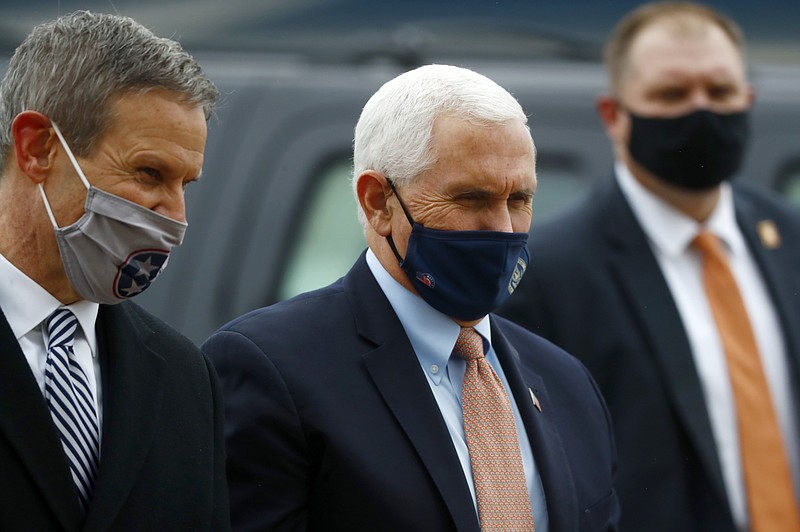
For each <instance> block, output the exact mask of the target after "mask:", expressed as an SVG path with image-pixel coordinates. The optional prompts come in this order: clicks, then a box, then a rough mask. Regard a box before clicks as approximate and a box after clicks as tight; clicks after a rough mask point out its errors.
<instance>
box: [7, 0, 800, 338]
mask: <svg viewBox="0 0 800 532" xmlns="http://www.w3.org/2000/svg"><path fill="white" fill-rule="evenodd" d="M635 3H637V2H627V3H626V2H617V3H605V2H603V3H599V2H596V1H594V0H573V1H571V2H563V3H562V2H551V3H541V2H531V1H530V0H505V1H499V2H487V1H485V0H481V1H477V0H462V1H459V2H452V1H445V0H424V1H423V0H405V1H403V2H388V1H384V0H377V1H373V0H319V1H310V0H309V1H300V0H296V1H286V2H279V1H277V2H263V1H262V0H235V1H232V2H230V3H229V2H216V3H214V2H210V3H209V2H206V3H203V4H202V5H199V7H197V9H196V10H195V11H193V12H192V13H191V16H187V13H185V10H183V9H181V8H180V6H177V5H175V6H173V5H171V4H169V2H163V1H162V0H139V1H137V2H135V3H134V2H128V6H127V9H125V7H126V6H125V5H124V4H126V0H115V2H114V6H115V8H116V9H119V10H120V11H121V12H123V13H125V14H130V15H132V16H133V17H134V18H137V19H138V20H141V21H142V22H144V23H145V24H147V25H148V26H150V27H153V29H154V30H155V31H156V32H157V33H159V34H161V35H171V34H175V35H176V36H177V37H179V38H180V39H181V41H182V42H184V44H185V46H186V47H187V48H189V49H190V51H192V52H193V53H194V54H195V55H196V57H197V58H198V59H199V61H200V63H201V64H202V65H203V67H204V69H205V70H206V71H207V73H208V74H209V76H210V77H211V78H212V79H213V80H215V82H216V83H217V84H218V86H219V87H220V89H221V90H222V91H223V93H224V98H223V100H222V102H221V105H220V107H219V109H218V111H217V115H216V117H214V118H213V119H212V121H211V123H210V127H209V137H208V144H207V147H206V157H205V165H204V169H203V175H204V177H203V179H202V180H201V182H200V183H199V184H196V185H192V186H191V187H189V189H188V191H187V210H188V212H187V215H188V218H189V225H190V228H189V230H188V232H187V236H186V240H185V243H184V244H183V246H181V247H180V248H178V249H177V250H176V251H175V253H173V256H172V257H171V259H170V264H169V268H168V269H167V270H166V272H165V274H164V276H163V278H162V279H161V280H160V281H159V282H158V283H157V287H156V288H154V289H152V290H149V291H147V292H145V293H144V294H143V295H141V296H139V297H138V298H137V302H139V303H140V304H142V305H144V306H145V307H147V308H148V309H150V310H151V311H153V312H154V313H156V314H157V315H159V316H160V317H162V318H163V319H165V320H166V321H168V322H170V323H171V324H172V325H174V326H175V327H176V328H178V329H179V330H180V331H182V332H183V333H185V334H187V335H188V336H189V337H190V338H192V339H193V340H195V341H197V342H201V341H202V340H204V339H205V337H206V336H208V335H209V334H210V333H211V332H212V331H213V330H214V329H216V328H217V327H219V326H220V325H222V324H223V323H224V322H226V321H228V320H229V319H232V318H233V317H235V316H237V315H239V314H241V313H244V312H246V311H248V310H251V309H253V308H256V307H260V306H263V305H267V304H270V303H273V302H275V301H278V300H280V299H283V298H286V297H289V296H291V295H294V294H296V293H298V292H300V291H304V290H308V289H311V288H316V287H319V286H322V285H324V284H327V283H328V282H330V281H332V280H334V279H336V278H337V277H339V276H340V275H342V274H343V273H344V272H346V271H347V269H348V268H349V266H350V265H351V264H352V263H353V261H354V260H355V258H356V257H357V256H358V254H359V253H360V252H361V251H362V250H363V249H364V247H365V246H366V244H365V242H364V239H363V235H362V230H361V227H360V226H359V225H358V222H357V221H356V214H355V212H356V205H355V201H354V199H353V196H352V192H351V181H350V179H351V175H350V174H351V167H350V159H351V143H352V137H353V128H354V126H355V123H356V120H357V118H358V115H359V113H360V111H361V108H362V106H363V105H364V103H365V102H366V101H367V99H368V98H369V97H370V96H371V95H372V93H373V92H375V90H377V88H378V87H379V86H380V85H381V84H382V83H384V82H385V81H387V80H389V79H390V78H392V77H394V76H396V75H397V74H399V73H400V72H402V71H404V70H407V69H409V68H413V67H415V66H417V65H420V64H425V63H434V62H439V63H450V64H457V65H462V66H466V67H468V68H472V69H473V70H476V71H478V72H480V73H482V74H485V75H487V76H488V77H490V78H492V79H494V80H495V81H497V82H498V83H499V84H500V85H502V86H504V87H506V88H507V89H509V90H510V91H511V92H512V93H513V94H514V95H515V96H516V97H517V98H518V99H519V101H520V103H521V104H522V106H523V108H524V109H525V110H526V111H527V112H528V113H529V115H530V127H531V131H532V134H533V137H534V140H535V142H536V145H537V149H538V162H537V169H538V177H539V189H538V191H537V194H536V199H535V201H534V221H533V229H532V230H534V231H535V230H536V225H537V221H538V220H540V219H541V218H542V217H544V216H547V215H548V213H551V212H553V211H556V210H558V209H561V208H563V206H564V205H565V204H566V203H568V202H572V201H574V200H575V199H577V198H578V197H579V196H581V195H583V194H585V193H587V191H588V189H589V184H590V183H592V182H593V181H594V180H597V179H600V178H604V177H607V176H608V175H610V172H611V168H612V158H611V149H610V147H609V143H608V141H607V139H606V138H605V134H604V132H603V129H602V126H601V124H600V121H599V119H598V118H597V117H596V115H595V112H594V101H595V97H596V96H597V94H598V93H600V92H601V91H603V90H604V88H605V86H606V81H605V72H604V70H603V68H602V66H601V62H600V50H601V45H600V43H601V42H602V40H603V39H604V38H605V35H606V34H607V32H608V31H609V30H610V28H611V26H612V25H613V22H614V21H615V20H616V19H617V18H618V17H619V16H620V15H621V14H622V13H623V12H625V11H627V10H628V9H630V8H631V7H632V5H633V4H635ZM717 3H719V4H722V6H723V7H724V8H728V7H730V8H731V14H732V15H733V16H734V17H736V18H737V19H738V20H740V22H742V24H743V25H744V26H745V28H744V29H745V31H746V32H747V33H748V36H749V37H750V39H751V44H752V45H753V46H752V47H751V59H752V60H751V61H750V63H751V67H752V68H751V73H750V74H751V80H752V82H753V84H754V86H755V88H756V105H755V108H754V111H753V141H752V144H751V147H750V150H749V152H748V155H747V158H746V162H745V166H744V168H743V171H742V172H741V177H740V178H741V179H743V180H748V181H751V182H755V183H758V184H759V185H761V186H764V187H767V188H770V189H773V190H776V191H778V192H779V193H781V194H784V195H786V196H787V197H788V198H790V199H791V200H793V201H795V202H797V204H798V205H800V59H798V58H794V55H795V54H796V51H797V49H798V47H800V40H798V34H797V32H796V29H795V27H794V24H795V22H796V20H797V19H798V17H797V16H792V15H791V13H792V12H794V14H795V15H797V11H798V7H797V6H798V5H800V4H797V3H796V1H795V0H770V1H768V2H764V3H761V2H759V3H758V4H757V5H756V3H752V2H743V1H730V2H717ZM61 4H62V7H61V10H62V12H63V11H66V10H68V9H71V7H74V8H77V7H86V6H87V5H92V4H96V5H94V6H93V8H95V9H98V10H107V9H108V8H109V6H108V4H106V3H105V2H101V1H100V0H94V1H87V0H82V1H81V2H74V1H71V0H62V1H61ZM69 4H81V5H75V6H70V5H69ZM52 5H53V2H52V0H28V1H27V2H25V3H24V4H22V3H20V5H19V6H14V8H13V9H12V8H10V7H7V6H6V7H0V28H2V29H4V31H3V32H0V33H2V34H3V36H4V37H0V42H2V39H3V38H5V39H6V46H7V48H13V46H15V45H16V44H17V43H18V42H19V41H20V40H21V39H22V37H23V36H24V35H25V34H26V33H27V32H28V31H29V30H30V26H31V25H32V23H33V22H32V21H38V20H44V19H47V18H52V17H53V16H55V15H56V14H57V13H53V12H52V10H53V7H52ZM184 5H185V4H184ZM37 9H38V11H37ZM23 13H24V14H23ZM15 23H18V24H16V25H14V24H15ZM173 25H174V26H173ZM176 28H180V30H179V31H177V32H176ZM754 35H755V37H754ZM770 39H772V40H770ZM790 56H791V57H790ZM775 58H777V61H775V60H773V59H775ZM787 58H789V59H788V60H787ZM792 58H794V59H792ZM766 59H769V62H767V61H766ZM775 62H777V63H780V64H777V65H776V64H773V63H775Z"/></svg>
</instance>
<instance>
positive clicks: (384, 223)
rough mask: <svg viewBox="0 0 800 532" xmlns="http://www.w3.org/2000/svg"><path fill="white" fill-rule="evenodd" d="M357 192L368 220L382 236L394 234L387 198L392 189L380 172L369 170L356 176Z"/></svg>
mask: <svg viewBox="0 0 800 532" xmlns="http://www.w3.org/2000/svg"><path fill="white" fill-rule="evenodd" d="M356 194H357V195H358V202H359V203H360V204H361V209H362V210H363V211H364V214H365V215H366V217H367V222H368V223H369V225H370V226H371V227H372V229H373V230H374V231H375V232H376V233H377V234H379V235H380V236H384V237H385V236H389V235H391V234H392V216H391V212H390V210H389V205H388V202H387V200H388V199H389V196H391V195H392V189H391V187H389V183H388V182H387V181H386V178H385V177H384V176H383V175H382V174H381V173H379V172H375V171H374V170H367V171H366V172H364V173H362V174H361V175H359V176H358V177H357V178H356Z"/></svg>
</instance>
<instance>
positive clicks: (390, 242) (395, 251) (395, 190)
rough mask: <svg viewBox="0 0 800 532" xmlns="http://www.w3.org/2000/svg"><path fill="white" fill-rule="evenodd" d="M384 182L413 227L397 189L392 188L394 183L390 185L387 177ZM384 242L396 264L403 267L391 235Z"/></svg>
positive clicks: (390, 182) (412, 221)
mask: <svg viewBox="0 0 800 532" xmlns="http://www.w3.org/2000/svg"><path fill="white" fill-rule="evenodd" d="M386 182H387V183H388V184H389V188H391V189H392V192H394V195H395V197H396V198H397V201H398V202H400V208H401V209H403V213H404V214H405V215H406V218H407V219H408V223H410V224H411V227H414V219H413V218H412V217H411V214H409V212H408V209H406V206H405V205H404V204H403V200H401V199H400V194H398V193H397V189H396V188H394V183H392V180H391V179H389V178H388V177H387V178H386ZM386 241H387V242H389V247H390V248H392V253H394V256H395V258H396V259H397V263H398V264H399V265H400V266H403V261H404V260H405V259H403V258H402V257H401V256H400V253H398V252H397V246H395V245H394V239H392V235H389V236H387V237H386Z"/></svg>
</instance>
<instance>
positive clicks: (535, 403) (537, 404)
mask: <svg viewBox="0 0 800 532" xmlns="http://www.w3.org/2000/svg"><path fill="white" fill-rule="evenodd" d="M528 392H530V394H531V402H532V403H533V406H535V407H536V410H538V411H539V412H541V411H542V404H541V403H540V402H539V398H538V397H536V394H535V393H533V390H531V389H530V388H528Z"/></svg>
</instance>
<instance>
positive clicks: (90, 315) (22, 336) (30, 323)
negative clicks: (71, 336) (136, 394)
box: [0, 254, 103, 434]
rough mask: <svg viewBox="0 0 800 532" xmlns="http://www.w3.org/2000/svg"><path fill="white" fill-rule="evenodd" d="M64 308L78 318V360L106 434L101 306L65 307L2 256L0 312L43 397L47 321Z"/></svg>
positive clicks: (77, 305)
mask: <svg viewBox="0 0 800 532" xmlns="http://www.w3.org/2000/svg"><path fill="white" fill-rule="evenodd" d="M61 306H65V307H66V308H68V309H70V310H71V311H72V312H73V313H74V314H75V317H76V318H78V324H79V327H78V329H77V330H76V331H75V343H74V350H75V357H76V359H77V361H78V364H80V366H81V368H82V369H83V371H84V373H86V377H87V378H88V379H89V386H90V387H91V388H92V393H93V394H94V399H95V408H96V410H97V419H98V422H99V424H100V425H99V426H100V433H101V434H102V419H103V418H102V409H101V405H102V404H103V403H102V401H101V397H100V394H101V392H102V390H101V387H100V362H99V359H98V358H97V356H96V355H97V335H96V334H95V328H94V325H95V321H96V320H97V311H98V309H99V305H98V304H97V303H93V302H91V301H78V302H76V303H72V304H71V305H62V304H61V303H60V302H59V301H58V300H57V299H56V298H54V297H53V296H52V295H51V294H50V293H49V292H47V290H45V289H44V288H42V287H41V286H39V285H38V284H36V282H35V281H34V280H33V279H31V278H30V277H28V276H27V275H25V274H24V273H22V272H21V271H20V270H19V269H17V267H16V266H14V265H13V264H11V263H10V262H9V261H8V260H7V259H6V258H5V257H4V256H3V255H2V254H0V309H2V311H3V314H5V317H6V320H8V324H9V325H10V326H11V331H12V332H13V333H14V336H15V337H16V339H17V342H19V346H20V348H22V352H23V354H24V355H25V358H26V360H27V361H28V364H29V365H30V367H31V371H32V372H33V376H34V378H35V379H36V382H37V383H38V384H39V389H40V390H41V392H42V394H44V372H45V365H46V363H47V342H46V335H47V324H46V323H45V320H46V319H47V317H48V316H49V315H50V314H52V313H53V312H54V311H55V310H56V309H57V308H58V307H61Z"/></svg>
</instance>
